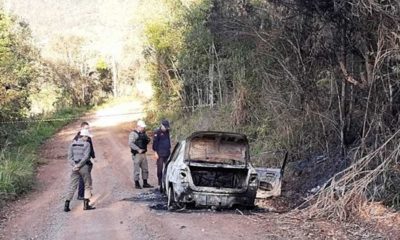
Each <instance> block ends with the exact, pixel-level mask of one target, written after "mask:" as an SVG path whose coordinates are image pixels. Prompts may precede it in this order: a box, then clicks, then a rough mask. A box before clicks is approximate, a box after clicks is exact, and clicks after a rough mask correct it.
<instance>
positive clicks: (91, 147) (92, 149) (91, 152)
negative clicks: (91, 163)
mask: <svg viewBox="0 0 400 240" xmlns="http://www.w3.org/2000/svg"><path fill="white" fill-rule="evenodd" d="M88 142H89V144H90V157H91V158H96V155H95V154H94V147H93V142H92V138H88Z"/></svg>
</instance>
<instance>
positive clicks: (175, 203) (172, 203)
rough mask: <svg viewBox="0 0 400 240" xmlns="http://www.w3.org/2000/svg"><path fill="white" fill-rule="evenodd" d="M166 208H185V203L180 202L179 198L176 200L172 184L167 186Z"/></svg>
mask: <svg viewBox="0 0 400 240" xmlns="http://www.w3.org/2000/svg"><path fill="white" fill-rule="evenodd" d="M167 194H168V204H167V206H168V210H170V211H171V210H176V209H185V208H186V204H184V203H181V202H180V201H179V200H177V198H176V195H175V192H174V188H173V187H172V186H168V192H167Z"/></svg>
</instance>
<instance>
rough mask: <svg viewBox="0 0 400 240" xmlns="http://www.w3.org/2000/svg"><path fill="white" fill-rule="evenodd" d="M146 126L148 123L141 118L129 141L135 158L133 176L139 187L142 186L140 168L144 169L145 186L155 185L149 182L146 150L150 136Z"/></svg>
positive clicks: (136, 186) (136, 185) (133, 158)
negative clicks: (147, 133)
mask: <svg viewBox="0 0 400 240" xmlns="http://www.w3.org/2000/svg"><path fill="white" fill-rule="evenodd" d="M145 128H146V124H145V123H144V121H142V120H139V121H138V122H137V124H136V129H135V130H133V131H132V132H131V133H130V134H129V141H128V144H129V147H130V148H131V153H132V160H133V178H134V180H135V188H137V189H140V188H142V187H141V186H140V183H139V179H140V170H142V179H143V187H144V188H152V187H153V186H151V185H150V184H148V183H147V179H148V178H149V166H148V164H147V158H146V152H147V145H148V144H149V142H150V138H149V137H148V136H147V135H146V132H145Z"/></svg>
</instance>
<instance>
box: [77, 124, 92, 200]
mask: <svg viewBox="0 0 400 240" xmlns="http://www.w3.org/2000/svg"><path fill="white" fill-rule="evenodd" d="M83 129H87V130H89V123H88V122H82V123H81V131H82V130H83ZM81 131H79V132H78V133H77V134H76V136H75V137H74V141H77V140H78V139H79V137H80V134H81ZM87 141H88V143H89V144H90V157H91V158H92V159H94V158H95V157H96V156H95V154H94V148H93V142H92V138H91V137H88V140H87ZM86 164H87V165H88V169H89V174H90V180H92V169H93V163H92V161H90V160H89V161H87V163H86ZM89 184H90V190H93V189H92V181H90V183H89ZM84 193H85V185H84V182H83V178H82V176H80V177H79V188H78V198H77V199H78V200H83V199H84Z"/></svg>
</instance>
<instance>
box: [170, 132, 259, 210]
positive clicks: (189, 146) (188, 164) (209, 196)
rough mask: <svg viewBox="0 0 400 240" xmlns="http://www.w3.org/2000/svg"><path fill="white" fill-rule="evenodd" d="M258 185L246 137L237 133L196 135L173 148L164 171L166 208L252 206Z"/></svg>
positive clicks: (198, 133) (201, 133)
mask: <svg viewBox="0 0 400 240" xmlns="http://www.w3.org/2000/svg"><path fill="white" fill-rule="evenodd" d="M258 185H259V181H258V178H257V171H256V170H255V169H254V167H253V166H252V165H251V163H250V156H249V144H248V140H247V137H246V136H245V135H243V134H238V133H227V132H210V131H205V132H195V133H193V134H192V135H191V136H190V137H188V138H187V139H186V140H183V141H181V142H179V143H178V144H177V145H176V146H175V148H174V150H173V152H172V154H171V157H170V158H169V159H168V162H167V163H166V166H165V168H164V179H163V188H164V192H165V193H166V194H167V196H168V207H169V208H174V207H183V206H184V205H186V204H192V205H194V206H215V207H228V208H229V207H232V206H234V205H243V206H254V201H255V198H256V194H257V189H258Z"/></svg>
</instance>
